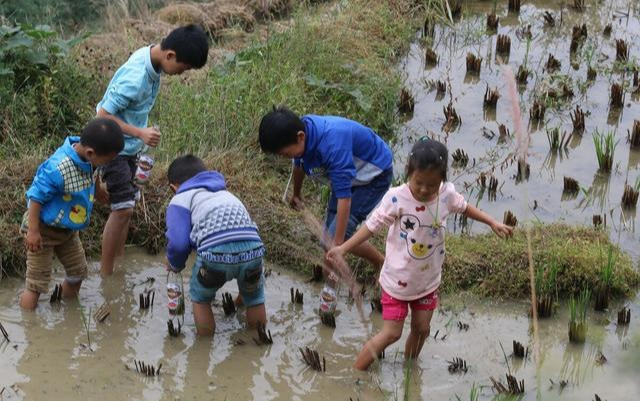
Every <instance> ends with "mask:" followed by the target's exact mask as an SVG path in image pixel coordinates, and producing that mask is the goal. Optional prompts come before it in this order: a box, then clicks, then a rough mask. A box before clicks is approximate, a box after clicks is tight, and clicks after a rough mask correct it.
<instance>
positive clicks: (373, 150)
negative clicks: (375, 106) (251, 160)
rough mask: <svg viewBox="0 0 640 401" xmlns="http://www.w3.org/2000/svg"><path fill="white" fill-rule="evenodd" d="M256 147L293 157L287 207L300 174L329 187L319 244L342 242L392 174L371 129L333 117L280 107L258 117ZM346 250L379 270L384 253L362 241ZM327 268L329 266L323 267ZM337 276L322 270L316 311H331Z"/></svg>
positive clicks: (298, 200)
mask: <svg viewBox="0 0 640 401" xmlns="http://www.w3.org/2000/svg"><path fill="white" fill-rule="evenodd" d="M258 139H259V142H260V147H261V148H262V150H263V151H264V152H267V153H275V154H278V155H280V156H284V157H288V158H292V159H293V160H294V169H293V196H292V197H291V201H290V203H291V205H292V206H293V207H294V208H300V207H302V205H303V204H302V182H303V179H304V177H305V175H308V176H309V177H311V178H313V179H317V180H319V181H321V182H323V183H325V184H328V185H330V187H331V195H330V196H329V201H328V203H327V212H326V216H327V217H326V220H325V236H326V237H327V238H325V239H324V242H325V244H324V245H325V247H326V248H329V247H331V246H333V245H332V244H335V245H340V244H342V243H343V242H344V241H345V240H346V239H348V238H350V237H351V235H353V233H355V232H356V229H357V228H358V225H359V224H360V223H362V222H363V221H364V220H365V219H366V218H367V216H368V215H369V213H370V212H371V211H372V210H373V209H374V208H375V207H376V205H377V204H378V203H379V202H380V199H382V197H383V196H384V194H385V193H386V192H387V190H388V189H389V186H390V185H391V180H392V178H393V166H392V162H393V157H392V155H391V149H390V148H389V146H388V145H387V144H386V143H385V142H384V141H383V140H382V138H380V137H379V136H378V135H377V134H376V133H375V132H374V130H373V129H371V128H369V127H366V126H364V125H362V124H360V123H358V122H356V121H353V120H349V119H347V118H342V117H336V116H318V115H305V116H302V117H298V115H297V114H295V113H294V112H292V111H291V110H289V109H287V108H285V107H280V108H276V109H274V110H273V111H271V112H269V113H267V114H266V115H265V116H264V117H262V120H261V121H260V128H259V138H258ZM349 252H351V253H353V254H355V255H357V256H359V257H361V258H364V259H366V260H367V261H369V262H370V263H371V264H372V265H373V267H374V269H375V270H376V271H378V270H380V267H381V266H382V263H383V262H384V256H382V254H381V253H380V251H378V250H377V249H376V248H375V247H374V246H373V245H371V244H370V243H369V242H368V241H361V242H359V243H358V244H357V246H353V247H351V248H349ZM326 270H328V271H331V270H330V269H326ZM337 280H338V277H336V276H334V275H333V274H328V275H327V277H326V281H325V285H324V287H323V289H322V293H321V295H320V307H319V311H320V313H321V314H324V313H329V314H333V313H334V312H335V309H336V305H337V291H336V288H337V284H338V282H337Z"/></svg>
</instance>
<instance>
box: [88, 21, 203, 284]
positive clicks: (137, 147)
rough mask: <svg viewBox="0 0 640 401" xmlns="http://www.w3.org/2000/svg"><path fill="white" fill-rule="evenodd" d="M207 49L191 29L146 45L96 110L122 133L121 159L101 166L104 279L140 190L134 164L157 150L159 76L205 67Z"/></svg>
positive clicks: (111, 84)
mask: <svg viewBox="0 0 640 401" xmlns="http://www.w3.org/2000/svg"><path fill="white" fill-rule="evenodd" d="M208 52H209V44H208V40H207V36H206V34H205V33H204V32H203V31H202V30H201V29H200V28H198V27H196V26H195V25H188V26H184V27H180V28H176V29H174V30H173V31H171V33H169V35H168V36H167V37H166V38H164V39H163V40H162V42H161V43H160V45H150V46H146V47H143V48H141V49H139V50H137V51H136V52H134V53H133V54H132V55H131V57H130V58H129V60H127V62H126V63H125V64H123V65H122V66H121V67H120V68H119V69H118V70H117V71H116V73H115V74H114V76H113V78H112V79H111V82H109V86H108V87H107V90H106V91H105V94H104V97H103V98H102V100H101V101H100V103H98V105H97V106H96V112H97V114H98V116H99V117H106V118H111V119H113V120H115V121H116V122H118V124H119V125H120V127H121V128H122V131H123V132H124V134H125V146H124V150H123V151H122V152H121V153H120V155H119V156H118V157H117V158H116V159H114V160H113V161H112V162H111V163H109V164H108V165H106V166H105V168H104V169H103V172H102V180H103V181H104V182H105V183H106V186H107V192H108V194H109V203H110V205H111V214H110V215H109V219H108V220H107V223H106V224H105V227H104V231H103V233H102V258H101V267H100V272H101V273H102V275H110V274H112V273H113V266H114V262H115V258H116V256H118V255H120V254H122V253H123V252H124V245H125V242H126V240H127V233H128V231H129V222H130V220H131V215H132V214H133V208H134V206H135V202H136V195H137V193H138V188H137V187H136V185H135V183H134V176H135V173H136V169H137V159H138V156H139V155H140V153H141V152H142V151H143V150H144V148H145V145H148V146H151V147H155V146H158V143H159V142H160V132H159V131H158V130H157V129H156V128H154V127H147V125H148V122H149V112H150V111H151V109H152V108H153V104H154V102H155V99H156V96H157V95H158V89H159V88H160V76H161V74H163V73H164V74H167V75H179V74H182V73H183V72H185V71H187V70H189V69H192V68H201V67H203V66H204V65H205V63H206V62H207V55H208Z"/></svg>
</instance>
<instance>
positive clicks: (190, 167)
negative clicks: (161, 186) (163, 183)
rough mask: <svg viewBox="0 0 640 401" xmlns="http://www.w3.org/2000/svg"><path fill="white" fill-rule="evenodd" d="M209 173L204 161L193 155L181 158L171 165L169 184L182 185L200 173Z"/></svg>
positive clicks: (168, 172)
mask: <svg viewBox="0 0 640 401" xmlns="http://www.w3.org/2000/svg"><path fill="white" fill-rule="evenodd" d="M203 171H207V166H206V165H205V164H204V162H203V161H202V159H200V158H199V157H198V156H194V155H192V154H188V155H184V156H180V157H178V158H177V159H175V160H174V161H172V162H171V164H170V165H169V170H168V171H167V178H168V179H169V184H178V185H180V184H182V183H183V182H185V181H187V180H188V179H190V178H192V177H194V176H195V175H196V174H198V173H202V172H203Z"/></svg>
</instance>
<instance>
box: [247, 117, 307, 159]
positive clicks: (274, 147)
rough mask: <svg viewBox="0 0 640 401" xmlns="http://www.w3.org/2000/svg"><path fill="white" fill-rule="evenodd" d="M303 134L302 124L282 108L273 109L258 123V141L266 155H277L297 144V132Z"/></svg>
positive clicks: (297, 118) (298, 118)
mask: <svg viewBox="0 0 640 401" xmlns="http://www.w3.org/2000/svg"><path fill="white" fill-rule="evenodd" d="M300 131H302V132H304V131H305V129H304V123H303V122H302V120H301V119H300V117H298V115H297V114H296V113H294V112H293V111H291V110H289V109H288V108H286V107H284V106H280V107H274V108H273V110H272V111H270V112H269V113H267V114H265V116H264V117H262V120H261V121H260V128H259V130H258V141H259V142H260V148H262V151H263V152H266V153H278V152H279V151H280V150H281V149H282V148H284V147H287V146H289V145H293V144H294V143H296V142H297V140H298V139H297V138H298V137H297V134H298V132H300Z"/></svg>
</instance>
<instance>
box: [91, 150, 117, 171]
mask: <svg viewBox="0 0 640 401" xmlns="http://www.w3.org/2000/svg"><path fill="white" fill-rule="evenodd" d="M84 156H85V159H86V160H87V161H88V162H89V163H91V165H92V166H93V167H100V166H104V165H105V164H107V163H109V162H110V161H111V160H113V159H115V158H116V157H117V156H118V154H117V153H109V154H106V155H98V154H97V153H96V152H95V151H94V150H93V149H91V148H88V149H87V151H86V153H85V155H84Z"/></svg>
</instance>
